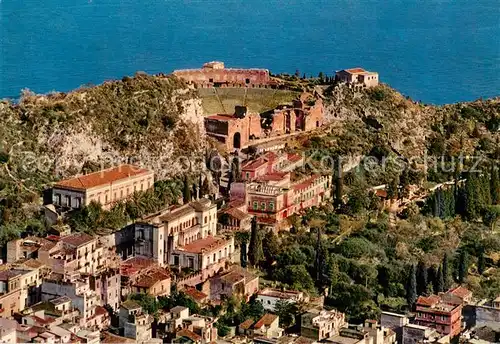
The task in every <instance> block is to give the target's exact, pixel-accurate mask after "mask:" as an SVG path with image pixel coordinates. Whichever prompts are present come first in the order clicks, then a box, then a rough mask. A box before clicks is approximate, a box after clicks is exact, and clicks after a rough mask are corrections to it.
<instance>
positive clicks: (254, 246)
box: [248, 216, 263, 266]
mask: <svg viewBox="0 0 500 344" xmlns="http://www.w3.org/2000/svg"><path fill="white" fill-rule="evenodd" d="M262 257H263V252H262V239H261V238H260V235H259V228H258V226H257V217H255V216H254V217H253V218H252V231H251V233H250V244H249V246H248V261H249V262H250V264H252V265H253V266H256V265H257V264H259V262H260V261H261V260H262Z"/></svg>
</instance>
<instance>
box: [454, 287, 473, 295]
mask: <svg viewBox="0 0 500 344" xmlns="http://www.w3.org/2000/svg"><path fill="white" fill-rule="evenodd" d="M449 293H451V294H453V295H456V296H458V297H460V298H465V297H467V296H470V295H471V294H472V292H471V291H470V290H469V289H467V288H464V287H462V286H458V287H456V288H454V289H451V290H450V291H449Z"/></svg>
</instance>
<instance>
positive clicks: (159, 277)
mask: <svg viewBox="0 0 500 344" xmlns="http://www.w3.org/2000/svg"><path fill="white" fill-rule="evenodd" d="M169 278H170V275H169V274H168V273H166V272H165V271H161V270H159V269H158V270H155V271H151V272H148V273H146V274H145V275H143V276H140V277H139V278H138V280H137V282H135V283H134V286H136V287H140V288H151V287H152V286H154V285H155V284H156V283H158V282H160V281H164V280H166V279H169Z"/></svg>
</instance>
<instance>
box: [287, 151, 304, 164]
mask: <svg viewBox="0 0 500 344" xmlns="http://www.w3.org/2000/svg"><path fill="white" fill-rule="evenodd" d="M287 159H288V161H290V162H297V161H299V160H301V159H302V157H301V156H300V154H295V153H290V154H288V157H287Z"/></svg>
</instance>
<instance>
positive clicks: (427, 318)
mask: <svg viewBox="0 0 500 344" xmlns="http://www.w3.org/2000/svg"><path fill="white" fill-rule="evenodd" d="M461 321H462V304H458V305H454V304H450V303H445V302H443V301H442V299H441V298H440V297H439V296H437V295H430V296H427V297H426V296H419V298H418V299H417V302H416V317H415V324H417V325H421V326H427V327H431V328H434V329H436V331H437V332H439V333H441V334H445V335H447V334H449V335H450V336H451V337H454V336H456V335H458V334H460V332H461V330H462V322H461Z"/></svg>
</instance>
